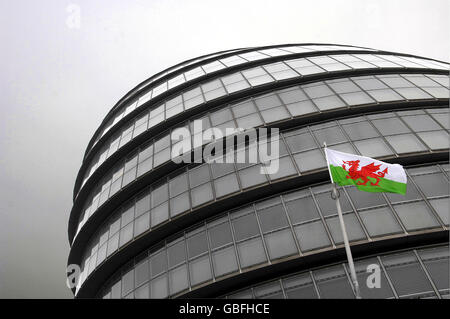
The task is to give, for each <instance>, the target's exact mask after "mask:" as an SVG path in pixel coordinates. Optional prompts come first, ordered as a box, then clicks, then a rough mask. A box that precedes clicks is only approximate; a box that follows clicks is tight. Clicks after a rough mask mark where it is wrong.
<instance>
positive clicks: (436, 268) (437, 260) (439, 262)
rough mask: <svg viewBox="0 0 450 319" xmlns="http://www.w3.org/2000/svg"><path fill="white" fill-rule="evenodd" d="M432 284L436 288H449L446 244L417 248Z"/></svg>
mask: <svg viewBox="0 0 450 319" xmlns="http://www.w3.org/2000/svg"><path fill="white" fill-rule="evenodd" d="M419 255H420V257H421V259H422V261H423V263H424V264H425V267H426V268H427V270H428V273H429V274H430V276H431V278H432V280H433V282H434V284H435V285H436V287H437V288H438V289H447V290H448V289H449V287H450V283H449V271H448V270H449V259H448V255H449V251H448V246H444V247H438V248H432V249H425V250H419Z"/></svg>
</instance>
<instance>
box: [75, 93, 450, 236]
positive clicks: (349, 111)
mask: <svg viewBox="0 0 450 319" xmlns="http://www.w3.org/2000/svg"><path fill="white" fill-rule="evenodd" d="M267 89H271V90H273V86H270V87H269V88H265V90H264V91H267ZM264 91H263V92H264ZM246 93H248V91H245V93H241V94H240V96H239V97H236V98H234V99H233V100H236V99H239V98H242V97H243V96H247V97H248V94H246ZM241 95H243V96H241ZM229 102H230V101H227V102H222V101H218V102H216V104H214V105H212V104H210V103H205V105H204V106H202V110H203V111H206V110H209V109H211V108H214V107H216V106H219V105H221V104H224V103H225V104H226V103H229ZM423 106H431V107H447V106H448V99H441V100H438V99H427V100H417V101H413V102H410V101H400V102H399V101H397V102H385V103H377V104H366V105H361V106H359V107H352V108H344V109H336V110H330V111H325V112H323V113H319V114H312V115H310V116H308V115H307V116H304V117H298V118H295V119H288V120H285V121H283V122H278V123H274V124H273V125H270V126H266V127H269V128H270V127H277V128H279V129H280V130H285V129H289V128H292V127H297V126H300V125H306V124H310V123H315V122H321V121H325V120H330V119H334V118H337V117H342V116H354V115H358V114H361V113H364V112H380V111H386V110H392V109H394V108H395V109H409V108H416V107H423ZM194 109H195V108H194ZM198 112H199V111H197V112H195V114H197V113H198ZM185 113H187V112H185ZM195 114H183V115H184V116H185V117H184V119H183V121H185V120H187V119H188V118H189V117H190V116H192V115H195ZM167 128H168V127H167ZM156 130H158V127H155V130H152V129H151V130H148V131H147V132H145V133H143V134H141V135H139V136H138V137H136V138H135V139H133V140H132V141H130V142H129V143H127V144H126V145H125V146H123V147H122V148H120V149H119V150H118V151H116V153H114V155H112V156H111V157H110V158H108V159H107V160H105V162H103V163H102V164H101V166H100V167H99V168H98V169H97V170H96V172H95V173H94V174H93V175H92V176H91V177H90V178H89V179H88V181H87V182H86V184H85V185H84V186H83V188H82V189H81V191H80V193H79V194H78V196H77V198H76V200H75V202H74V204H73V206H72V210H71V212H70V215H69V225H68V234H69V243H72V242H73V239H74V237H75V233H76V229H77V227H78V219H79V216H80V214H81V212H82V209H83V205H84V202H85V201H86V199H87V198H88V196H89V194H90V193H91V191H92V189H93V187H95V183H96V181H97V180H98V178H99V177H100V176H102V174H104V173H105V172H107V171H108V170H109V169H111V168H112V167H113V166H114V164H115V162H116V161H117V160H119V159H120V158H122V157H123V156H124V155H125V154H127V153H128V152H130V151H131V150H133V149H134V148H135V147H137V146H138V145H140V144H142V143H143V142H145V140H147V139H148V138H151V137H152V136H155V133H154V131H156ZM163 132H164V131H163ZM166 166H168V169H169V170H167V169H165V167H166ZM181 167H183V165H180V164H178V165H175V163H171V162H169V163H166V164H165V165H164V164H163V165H161V166H160V167H158V168H156V169H153V170H152V171H150V172H149V173H147V174H149V175H152V179H151V180H157V179H158V178H160V177H162V176H163V175H161V174H158V172H156V171H158V170H161V172H163V173H168V172H171V171H172V170H174V169H178V168H181ZM141 179H142V178H141ZM137 181H138V180H135V181H133V182H132V183H131V184H130V185H127V187H125V188H124V189H122V190H120V191H119V192H118V193H117V194H115V195H114V196H119V194H120V193H122V192H124V191H126V188H131V187H132V185H133V184H135V183H136V182H137ZM133 189H134V188H133ZM114 196H113V197H114ZM109 201H111V199H108V201H106V202H105V204H106V205H107V203H108V202H109ZM105 204H104V205H105ZM108 207H110V206H109V205H108ZM96 214H97V212H96V213H94V215H96ZM94 215H93V216H94ZM93 216H91V217H90V218H89V219H91V218H93ZM85 226H86V225H85Z"/></svg>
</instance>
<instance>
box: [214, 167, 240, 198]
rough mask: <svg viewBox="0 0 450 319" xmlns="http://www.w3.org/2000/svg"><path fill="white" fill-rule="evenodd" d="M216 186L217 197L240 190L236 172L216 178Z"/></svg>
mask: <svg viewBox="0 0 450 319" xmlns="http://www.w3.org/2000/svg"><path fill="white" fill-rule="evenodd" d="M219 165H220V164H219ZM214 186H215V189H216V196H217V197H222V196H224V195H227V194H230V193H233V192H236V191H238V190H239V185H238V181H237V178H236V174H234V173H232V174H229V175H225V176H223V177H220V178H218V179H216V180H215V181H214Z"/></svg>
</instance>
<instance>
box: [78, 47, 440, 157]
mask: <svg viewBox="0 0 450 319" xmlns="http://www.w3.org/2000/svg"><path fill="white" fill-rule="evenodd" d="M292 45H323V46H327V45H333V46H343V47H354V48H360V49H366V50H361V51H358V50H334V51H330V50H324V51H313V52H302V53H292V54H289V55H282V56H274V57H269V58H265V59H261V60H256V61H249V62H247V63H243V64H239V65H235V66H230V67H227V68H225V69H221V70H217V71H215V72H211V73H208V74H205V75H204V76H200V77H198V78H196V79H192V80H190V81H187V82H185V83H183V84H181V85H179V86H176V87H174V88H172V89H169V90H167V91H166V92H164V93H162V94H160V95H159V96H158V97H156V98H154V99H151V100H150V101H149V102H147V103H144V104H143V105H142V107H140V108H139V109H135V110H133V111H132V112H130V114H136V113H138V112H140V111H141V110H143V109H144V105H147V104H148V105H150V104H154V103H158V102H160V101H161V100H164V99H165V98H167V97H168V96H170V95H171V94H173V93H174V92H177V91H180V90H183V89H184V88H186V87H189V86H191V85H195V84H196V83H199V82H200V81H203V80H205V79H208V78H211V77H216V76H218V75H221V74H226V73H229V72H232V71H237V70H241V69H245V68H247V67H252V66H257V65H260V64H261V63H264V62H269V63H270V62H277V61H280V60H285V59H286V58H289V59H295V58H299V57H313V56H322V55H328V54H332V55H338V54H381V55H388V54H392V55H397V56H404V57H414V58H420V59H425V60H430V61H436V62H440V63H447V62H444V61H439V60H436V59H430V58H426V57H421V56H417V55H413V54H407V53H399V52H391V51H383V50H375V49H370V48H364V47H356V46H349V45H338V44H318V43H310V44H283V45H274V46H265V47H252V48H245V49H242V50H240V51H233V52H230V53H225V54H223V55H222V56H214V57H213V58H211V60H214V59H219V58H225V57H227V56H229V55H233V54H236V53H237V52H239V53H246V52H252V51H255V50H264V49H270V48H283V47H286V46H292ZM367 49H370V50H373V51H369V52H368V51H367ZM205 62H210V61H209V60H208V59H207V60H203V61H200V62H198V63H195V64H192V65H189V66H187V67H186V68H181V69H179V70H177V72H176V73H169V74H167V75H166V76H164V77H162V78H161V79H158V81H155V82H152V83H151V84H149V85H147V86H144V87H142V88H141V89H139V90H137V91H134V90H136V88H137V87H139V86H140V85H142V84H143V83H145V81H143V82H142V83H141V84H140V85H138V86H136V87H135V88H133V89H132V90H131V91H130V92H128V93H127V94H129V95H128V96H125V97H123V98H122V99H121V100H119V102H117V103H116V105H115V106H114V107H113V109H111V111H110V112H109V113H108V114H107V115H106V116H105V118H104V119H103V121H102V123H101V124H100V126H99V127H98V128H97V130H96V131H95V133H94V134H93V136H92V138H91V140H90V141H89V143H88V146H87V148H86V151H85V156H84V157H83V162H84V160H85V158H86V157H87V156H88V155H89V153H91V147H92V145H93V143H94V141H95V138H96V137H97V135H98V134H99V133H100V130H101V129H102V128H103V127H104V125H105V124H106V123H107V121H108V120H109V119H110V118H111V117H112V115H113V114H115V111H116V110H117V109H118V108H119V106H121V105H122V104H124V103H126V102H129V100H131V99H133V98H135V97H136V96H138V95H140V93H142V92H144V91H146V90H148V89H149V86H156V85H158V84H159V83H160V82H162V81H164V80H167V77H168V76H172V75H175V74H178V73H183V72H184V71H186V70H187V68H191V67H196V66H198V65H202V64H204V63H205ZM197 64H198V65H197ZM163 72H164V71H163ZM160 73H161V72H160ZM155 76H156V75H155ZM148 80H149V79H148ZM148 80H146V81H148ZM130 114H128V115H127V116H126V117H124V118H123V119H122V120H121V121H119V122H118V123H117V124H116V125H115V126H120V124H119V123H123V121H125V119H129V118H130V117H131V115H130ZM108 133H109V132H108ZM110 134H111V133H110ZM105 135H106V134H105ZM102 138H103V137H102ZM97 144H98V143H97Z"/></svg>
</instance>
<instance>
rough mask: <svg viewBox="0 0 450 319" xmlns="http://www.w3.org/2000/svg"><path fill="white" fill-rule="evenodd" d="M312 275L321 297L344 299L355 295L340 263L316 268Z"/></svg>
mask: <svg viewBox="0 0 450 319" xmlns="http://www.w3.org/2000/svg"><path fill="white" fill-rule="evenodd" d="M314 277H315V279H316V284H317V288H318V289H319V292H320V297H321V298H324V299H328V298H336V299H342V298H344V299H345V298H354V297H355V295H354V294H353V290H352V288H351V286H350V282H349V281H348V278H347V275H346V273H345V271H344V268H343V267H342V265H337V266H333V267H329V268H325V269H321V270H317V271H315V272H314Z"/></svg>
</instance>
